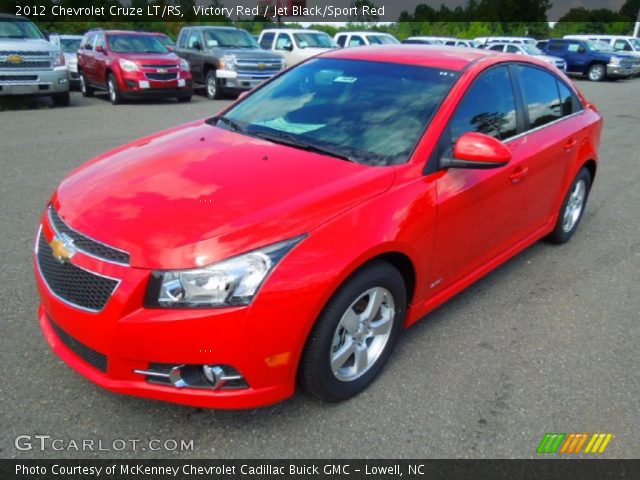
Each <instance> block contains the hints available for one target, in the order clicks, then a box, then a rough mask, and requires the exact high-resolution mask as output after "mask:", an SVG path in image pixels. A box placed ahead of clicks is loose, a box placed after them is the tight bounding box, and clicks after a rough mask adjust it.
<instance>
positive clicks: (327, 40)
mask: <svg viewBox="0 0 640 480" xmlns="http://www.w3.org/2000/svg"><path fill="white" fill-rule="evenodd" d="M258 43H259V44H260V46H261V47H262V48H263V49H265V50H272V51H274V52H278V53H280V54H282V56H283V57H284V61H285V63H286V65H287V66H291V65H295V64H296V63H299V62H301V61H303V60H306V59H307V58H309V57H313V56H314V55H318V54H320V53H323V52H326V51H327V50H331V49H334V48H338V46H337V45H336V42H334V41H333V39H332V38H331V37H330V36H329V35H327V34H326V33H324V32H321V31H319V30H304V29H301V28H272V29H267V30H263V31H262V33H261V34H260V37H259V38H258Z"/></svg>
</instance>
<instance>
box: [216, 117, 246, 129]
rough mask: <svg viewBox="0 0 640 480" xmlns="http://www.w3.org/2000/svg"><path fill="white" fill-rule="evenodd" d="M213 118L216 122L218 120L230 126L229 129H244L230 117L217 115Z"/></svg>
mask: <svg viewBox="0 0 640 480" xmlns="http://www.w3.org/2000/svg"><path fill="white" fill-rule="evenodd" d="M215 120H216V124H217V123H218V122H222V123H224V124H225V125H228V126H229V127H230V128H231V130H233V131H234V132H244V129H243V128H242V127H241V126H240V125H239V124H238V123H236V122H235V121H233V120H231V119H230V118H227V117H223V116H219V117H215Z"/></svg>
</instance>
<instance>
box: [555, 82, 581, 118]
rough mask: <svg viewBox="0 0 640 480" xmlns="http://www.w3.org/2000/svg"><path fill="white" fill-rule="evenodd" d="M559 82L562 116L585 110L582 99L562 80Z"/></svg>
mask: <svg viewBox="0 0 640 480" xmlns="http://www.w3.org/2000/svg"><path fill="white" fill-rule="evenodd" d="M557 81H558V91H559V92H560V103H561V105H562V115H571V114H572V113H576V112H579V111H580V110H582V109H583V107H582V103H581V102H580V99H578V97H577V96H576V94H575V93H573V92H572V91H571V89H570V88H569V87H567V86H566V85H565V84H564V82H562V81H561V80H557Z"/></svg>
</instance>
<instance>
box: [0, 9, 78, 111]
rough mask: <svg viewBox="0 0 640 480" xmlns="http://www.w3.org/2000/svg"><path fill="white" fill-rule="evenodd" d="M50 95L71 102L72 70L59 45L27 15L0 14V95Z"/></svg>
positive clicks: (58, 103) (62, 102)
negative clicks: (53, 42)
mask: <svg viewBox="0 0 640 480" xmlns="http://www.w3.org/2000/svg"><path fill="white" fill-rule="evenodd" d="M14 95H32V96H34V95H37V96H50V97H51V98H52V99H53V103H54V104H55V105H56V106H66V105H69V70H68V69H67V66H66V65H65V60H64V56H63V55H62V52H61V51H60V49H59V48H57V47H56V46H54V45H52V44H51V43H49V42H48V41H47V40H45V38H44V35H43V34H42V32H41V31H40V30H39V29H38V27H36V26H35V25H34V24H33V23H32V22H31V21H29V20H28V19H27V18H24V17H15V16H13V15H7V14H0V98H2V97H6V96H14Z"/></svg>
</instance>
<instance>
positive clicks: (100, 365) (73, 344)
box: [47, 316, 107, 373]
mask: <svg viewBox="0 0 640 480" xmlns="http://www.w3.org/2000/svg"><path fill="white" fill-rule="evenodd" d="M47 318H48V319H49V323H50V324H51V327H52V328H53V330H54V331H55V332H56V335H58V338H59V339H60V341H61V342H62V343H64V344H65V345H66V347H67V348H68V349H69V350H71V351H72V352H73V353H75V354H76V355H77V356H78V357H80V358H81V359H82V360H84V361H85V362H87V363H88V364H89V365H91V366H92V367H93V368H96V369H98V370H100V371H101V372H104V373H106V372H107V356H106V355H103V354H102V353H100V352H97V351H95V350H94V349H92V348H90V347H87V346H86V345H85V344H84V343H82V342H80V341H78V340H76V339H75V338H73V337H72V336H71V335H69V334H68V333H67V332H65V331H64V330H62V329H61V328H60V327H59V326H58V325H56V323H55V322H54V321H53V320H52V319H51V317H49V316H47Z"/></svg>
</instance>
